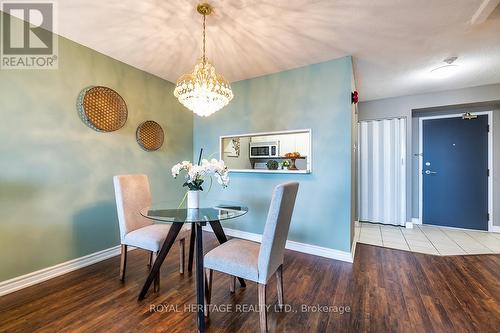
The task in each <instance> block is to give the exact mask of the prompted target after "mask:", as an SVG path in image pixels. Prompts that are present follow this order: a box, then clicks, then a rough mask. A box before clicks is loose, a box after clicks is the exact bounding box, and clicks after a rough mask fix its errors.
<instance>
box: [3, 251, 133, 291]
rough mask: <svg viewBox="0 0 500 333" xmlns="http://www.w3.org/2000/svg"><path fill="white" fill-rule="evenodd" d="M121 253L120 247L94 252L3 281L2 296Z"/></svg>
mask: <svg viewBox="0 0 500 333" xmlns="http://www.w3.org/2000/svg"><path fill="white" fill-rule="evenodd" d="M133 249H135V248H133V247H131V246H129V249H128V251H131V250H133ZM120 251H121V250H120V245H118V246H114V247H111V248H109V249H105V250H102V251H98V252H94V253H91V254H88V255H86V256H83V257H80V258H76V259H72V260H69V261H66V262H63V263H60V264H57V265H54V266H51V267H47V268H43V269H40V270H38V271H35V272H31V273H28V274H25V275H21V276H18V277H15V278H12V279H9V280H5V281H2V282H0V296H3V295H6V294H9V293H12V292H14V291H17V290H20V289H23V288H26V287H29V286H32V285H34V284H38V283H40V282H43V281H47V280H49V279H52V278H55V277H57V276H60V275H63V274H66V273H69V272H72V271H74V270H77V269H80V268H83V267H85V266H89V265H92V264H95V263H97V262H99V261H103V260H106V259H109V258H111V257H114V256H117V255H119V254H120Z"/></svg>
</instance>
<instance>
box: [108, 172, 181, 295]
mask: <svg viewBox="0 0 500 333" xmlns="http://www.w3.org/2000/svg"><path fill="white" fill-rule="evenodd" d="M113 183H114V186H115V199H116V209H117V212H118V223H119V226H120V240H121V260H120V280H121V281H123V280H124V278H125V269H126V265H127V246H133V247H137V248H140V249H144V250H146V251H149V262H148V266H149V267H151V264H152V262H154V260H156V256H157V254H158V252H159V251H160V249H161V246H162V244H163V242H164V241H165V238H166V237H167V234H168V231H169V230H170V224H160V223H158V224H155V223H153V221H152V220H150V219H147V218H145V217H143V216H142V215H141V214H140V210H141V209H143V208H145V207H148V206H150V205H151V192H150V188H149V181H148V176H146V175H122V176H114V177H113ZM186 235H187V234H186V230H181V232H180V233H179V236H177V237H178V239H179V252H180V272H181V273H184V244H185V238H186ZM159 283H160V277H159V275H158V276H157V278H156V279H155V283H154V289H155V290H156V291H157V290H158V288H159Z"/></svg>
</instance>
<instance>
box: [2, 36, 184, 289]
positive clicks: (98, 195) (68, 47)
mask: <svg viewBox="0 0 500 333" xmlns="http://www.w3.org/2000/svg"><path fill="white" fill-rule="evenodd" d="M59 61H60V62H59V69H58V70H14V71H0V115H1V118H0V119H1V121H0V281H2V280H6V279H9V278H12V277H15V276H19V275H22V274H26V273H29V272H32V271H35V270H38V269H41V268H45V267H49V266H52V265H55V264H58V263H61V262H64V261H67V260H70V259H73V258H77V257H81V256H84V255H86V254H89V253H93V252H96V251H99V250H103V249H107V248H110V247H112V246H115V245H118V244H119V232H118V222H117V217H116V208H115V203H114V191H113V182H112V177H113V175H116V174H126V173H146V174H148V175H149V176H150V181H151V183H152V184H151V186H152V192H153V198H154V199H153V200H155V201H160V200H163V199H165V200H167V199H173V198H174V197H177V196H179V195H180V196H182V194H181V191H180V184H179V181H174V180H173V179H172V177H171V175H170V168H171V166H172V165H173V164H174V163H176V162H177V161H179V160H184V159H190V158H191V156H192V147H193V139H192V138H193V132H192V124H193V120H192V115H191V113H190V112H187V111H186V110H185V109H183V107H182V106H181V105H180V104H179V103H178V102H177V101H176V100H175V98H174V96H173V95H172V91H173V87H174V86H173V84H172V83H170V82H167V81H164V80H162V79H160V78H158V77H155V76H152V75H150V74H147V73H145V72H142V71H140V70H137V69H135V68H133V67H130V66H128V65H125V64H123V63H121V62H118V61H116V60H113V59H111V58H109V57H106V56H104V55H102V54H100V53H98V52H95V51H93V50H91V49H88V48H86V47H83V46H81V45H78V44H76V43H74V42H71V41H69V40H67V39H65V38H61V37H60V38H59ZM89 85H103V86H107V87H110V88H112V89H114V90H116V91H117V92H118V93H120V95H121V96H122V97H123V98H124V99H125V101H126V103H127V105H128V110H129V116H128V120H127V123H126V125H125V127H124V128H122V129H120V130H118V131H116V132H112V133H98V132H95V131H93V130H91V129H90V128H88V127H87V126H85V125H84V124H83V123H82V122H81V121H80V119H79V118H78V114H77V111H76V108H75V103H76V98H77V96H78V93H79V92H80V90H81V89H83V88H84V87H87V86H89ZM147 119H153V120H155V121H157V122H158V123H160V124H161V125H162V127H163V129H164V131H165V143H164V145H163V147H162V148H161V150H159V151H156V152H145V151H143V150H141V148H140V147H139V146H138V145H137V143H136V142H135V130H136V127H137V125H138V124H139V123H140V122H142V121H144V120H147Z"/></svg>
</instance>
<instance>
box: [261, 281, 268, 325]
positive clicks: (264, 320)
mask: <svg viewBox="0 0 500 333" xmlns="http://www.w3.org/2000/svg"><path fill="white" fill-rule="evenodd" d="M266 310H267V309H266V285H265V284H262V283H259V313H260V332H261V333H267V312H266Z"/></svg>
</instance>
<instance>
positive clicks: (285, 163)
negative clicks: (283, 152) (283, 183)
mask: <svg viewBox="0 0 500 333" xmlns="http://www.w3.org/2000/svg"><path fill="white" fill-rule="evenodd" d="M289 166H290V161H289V160H284V161H283V168H288V167H289Z"/></svg>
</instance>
